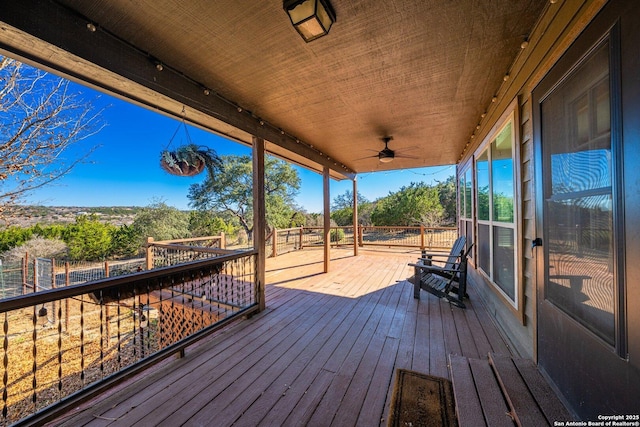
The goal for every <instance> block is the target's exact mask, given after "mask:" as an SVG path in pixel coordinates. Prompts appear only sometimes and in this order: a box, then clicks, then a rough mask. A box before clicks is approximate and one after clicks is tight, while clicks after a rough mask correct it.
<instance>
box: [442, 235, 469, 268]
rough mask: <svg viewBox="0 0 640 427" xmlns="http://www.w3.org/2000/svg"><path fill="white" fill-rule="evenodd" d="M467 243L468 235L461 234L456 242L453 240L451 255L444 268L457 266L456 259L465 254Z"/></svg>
mask: <svg viewBox="0 0 640 427" xmlns="http://www.w3.org/2000/svg"><path fill="white" fill-rule="evenodd" d="M466 243H467V237H466V236H460V237H458V238H457V239H456V241H455V242H453V246H451V252H449V257H448V258H447V262H446V263H445V265H444V268H456V261H458V258H459V257H461V256H464V246H465V244H466Z"/></svg>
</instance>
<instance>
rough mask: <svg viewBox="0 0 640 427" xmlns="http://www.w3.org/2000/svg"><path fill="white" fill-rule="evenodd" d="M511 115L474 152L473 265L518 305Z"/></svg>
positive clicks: (513, 135) (513, 137) (512, 124)
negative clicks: (474, 248)
mask: <svg viewBox="0 0 640 427" xmlns="http://www.w3.org/2000/svg"><path fill="white" fill-rule="evenodd" d="M514 109H515V107H514ZM514 116H515V113H511V114H510V115H509V117H508V119H507V120H506V121H504V122H503V123H502V125H501V126H500V127H499V128H498V129H497V131H496V132H495V133H493V134H492V135H491V136H490V138H489V140H488V142H487V143H486V144H484V145H483V146H482V147H481V148H480V151H479V154H478V155H477V156H476V161H475V171H476V175H475V178H476V182H475V185H476V187H475V188H476V194H477V196H476V197H477V199H476V219H477V225H478V235H477V241H476V243H477V264H476V265H477V267H478V268H479V269H480V270H481V271H482V272H483V273H484V274H485V275H486V277H487V278H489V279H490V281H491V283H493V284H494V285H495V287H496V288H497V289H498V291H499V292H500V293H501V294H502V295H503V296H504V297H506V299H507V300H508V301H509V302H510V303H511V304H512V305H513V306H514V307H517V304H518V292H517V289H518V283H517V282H518V277H517V276H518V275H517V274H516V272H517V265H516V259H517V257H516V253H517V252H516V251H517V245H516V210H515V194H516V193H515V182H516V180H515V174H514V171H515V167H514V165H515V156H514V153H515V149H514V147H515V132H514V126H515V119H514Z"/></svg>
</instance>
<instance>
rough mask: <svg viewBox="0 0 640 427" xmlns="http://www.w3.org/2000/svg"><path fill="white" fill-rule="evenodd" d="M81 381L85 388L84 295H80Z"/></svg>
mask: <svg viewBox="0 0 640 427" xmlns="http://www.w3.org/2000/svg"><path fill="white" fill-rule="evenodd" d="M80 381H81V382H82V386H83V387H84V385H85V384H84V381H85V372H84V294H83V295H80Z"/></svg>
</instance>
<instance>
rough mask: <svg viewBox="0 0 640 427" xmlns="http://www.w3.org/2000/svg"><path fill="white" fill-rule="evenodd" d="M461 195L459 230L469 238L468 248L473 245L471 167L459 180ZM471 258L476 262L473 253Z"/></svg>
mask: <svg viewBox="0 0 640 427" xmlns="http://www.w3.org/2000/svg"><path fill="white" fill-rule="evenodd" d="M458 194H459V203H458V206H459V209H460V212H459V218H460V223H459V230H460V235H464V236H466V238H467V244H466V248H467V249H468V248H469V247H470V246H471V245H472V244H473V171H472V170H471V165H470V164H469V165H467V166H465V167H463V168H462V171H461V173H460V176H459V179H458ZM469 258H470V259H471V260H474V256H473V252H470V253H469Z"/></svg>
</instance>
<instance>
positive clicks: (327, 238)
mask: <svg viewBox="0 0 640 427" xmlns="http://www.w3.org/2000/svg"><path fill="white" fill-rule="evenodd" d="M322 187H323V196H324V197H323V199H324V272H325V273H328V272H329V260H330V259H331V209H330V206H329V168H328V167H326V166H325V167H324V169H323V171H322Z"/></svg>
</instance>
